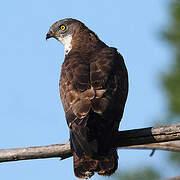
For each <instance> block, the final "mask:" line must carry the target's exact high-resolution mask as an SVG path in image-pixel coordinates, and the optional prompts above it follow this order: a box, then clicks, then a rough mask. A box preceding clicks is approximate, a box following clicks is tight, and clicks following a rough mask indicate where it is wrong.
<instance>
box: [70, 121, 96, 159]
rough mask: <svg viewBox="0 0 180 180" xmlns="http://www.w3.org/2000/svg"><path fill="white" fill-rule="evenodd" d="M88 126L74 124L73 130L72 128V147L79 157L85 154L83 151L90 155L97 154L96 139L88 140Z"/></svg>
mask: <svg viewBox="0 0 180 180" xmlns="http://www.w3.org/2000/svg"><path fill="white" fill-rule="evenodd" d="M87 132H88V128H87V127H83V128H82V127H80V126H78V125H76V124H75V123H74V124H73V126H72V128H71V130H70V142H71V148H72V150H73V151H75V152H76V155H77V156H78V157H81V156H82V155H83V152H86V154H87V155H89V156H90V157H95V156H97V143H96V140H94V141H90V142H89V141H88V137H87V134H88V133H87Z"/></svg>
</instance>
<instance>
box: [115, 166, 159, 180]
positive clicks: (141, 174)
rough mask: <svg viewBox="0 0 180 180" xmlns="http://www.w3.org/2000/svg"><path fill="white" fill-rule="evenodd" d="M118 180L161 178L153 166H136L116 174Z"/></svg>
mask: <svg viewBox="0 0 180 180" xmlns="http://www.w3.org/2000/svg"><path fill="white" fill-rule="evenodd" d="M115 178H116V179H117V180H136V179H138V180H159V179H161V177H160V175H159V173H158V172H157V171H156V170H155V169H153V168H151V167H144V168H141V167H140V168H136V169H133V170H132V169H130V170H127V171H125V172H123V173H122V174H121V173H120V174H118V175H117V176H115Z"/></svg>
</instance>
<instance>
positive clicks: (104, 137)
mask: <svg viewBox="0 0 180 180" xmlns="http://www.w3.org/2000/svg"><path fill="white" fill-rule="evenodd" d="M52 37H53V38H55V39H56V40H58V41H59V42H61V43H62V44H63V45H64V47H65V59H64V62H63V64H62V70H61V76H60V82H59V87H60V97H61V100H62V104H63V108H64V111H65V116H66V120H67V124H68V127H69V131H70V145H71V150H72V153H73V161H74V173H75V175H76V176H77V177H79V178H90V177H91V176H92V175H93V174H94V173H95V172H97V173H98V174H99V175H102V176H110V175H111V174H113V173H114V172H115V171H116V169H117V166H118V155H117V150H116V148H114V147H113V137H114V136H115V134H116V133H117V132H118V128H119V123H120V121H121V119H122V116H123V111H124V106H125V103H126V99H127V94H128V73H127V69H126V66H125V63H124V60H123V57H122V56H121V54H120V53H119V52H118V51H117V49H116V48H113V47H109V46H107V45H106V44H105V43H104V42H103V41H101V40H100V39H99V38H98V36H97V35H96V34H95V33H94V32H93V31H91V30H90V29H88V27H86V26H85V25H84V24H83V23H82V22H80V21H79V20H76V19H72V18H66V19H62V20H59V21H57V22H55V23H54V24H53V25H52V26H51V27H50V29H49V32H48V33H47V35H46V39H49V38H52Z"/></svg>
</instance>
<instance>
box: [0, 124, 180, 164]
mask: <svg viewBox="0 0 180 180" xmlns="http://www.w3.org/2000/svg"><path fill="white" fill-rule="evenodd" d="M175 140H180V124H176V125H169V126H159V127H150V128H143V129H135V130H128V131H119V132H118V133H117V135H116V136H115V137H114V142H113V144H114V145H113V146H114V147H117V148H121V149H122V148H123V149H160V150H168V151H180V141H175ZM170 141H173V142H170ZM71 156H72V153H71V150H70V144H69V142H67V143H64V144H54V145H49V146H37V147H26V148H15V149H0V162H7V161H19V160H28V159H41V158H53V157H60V158H61V159H65V158H68V157H71Z"/></svg>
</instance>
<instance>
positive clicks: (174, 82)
mask: <svg viewBox="0 0 180 180" xmlns="http://www.w3.org/2000/svg"><path fill="white" fill-rule="evenodd" d="M164 38H165V40H166V42H168V43H169V44H170V45H171V46H172V48H173V50H174V51H173V52H174V53H175V54H174V56H173V58H174V59H172V60H171V61H172V62H173V66H172V68H171V70H170V72H169V73H167V74H165V75H164V77H163V85H164V88H165V90H166V92H167V95H168V96H167V98H168V106H169V113H170V114H172V115H173V116H176V118H177V116H179V117H178V118H179V119H180V1H179V0H177V1H173V3H172V5H171V23H170V24H169V26H168V28H167V29H166V31H165V32H164Z"/></svg>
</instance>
